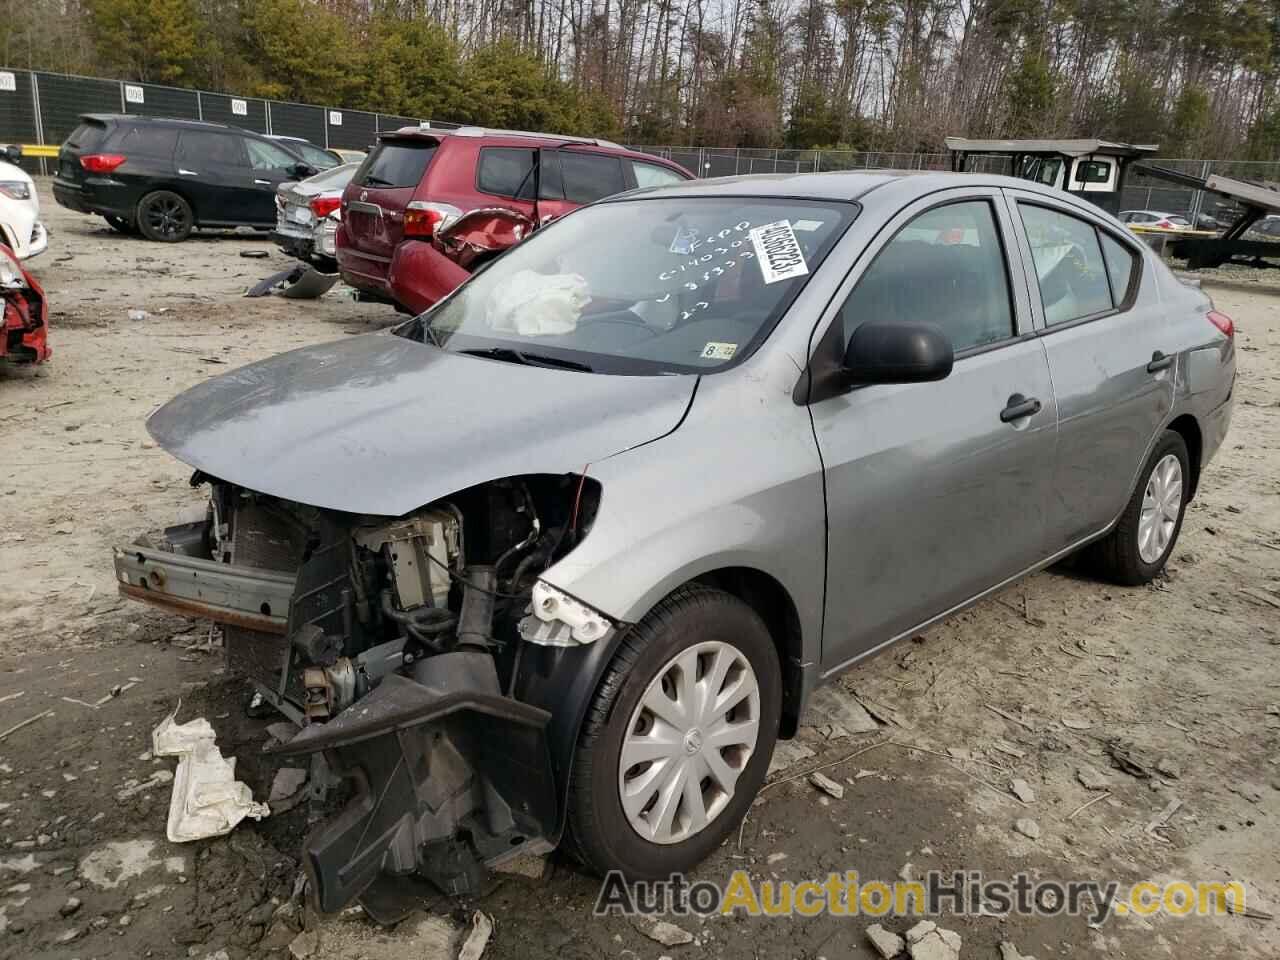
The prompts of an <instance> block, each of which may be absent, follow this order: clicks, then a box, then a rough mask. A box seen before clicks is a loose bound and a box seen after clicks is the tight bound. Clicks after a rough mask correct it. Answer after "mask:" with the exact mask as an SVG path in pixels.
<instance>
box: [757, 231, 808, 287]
mask: <svg viewBox="0 0 1280 960" xmlns="http://www.w3.org/2000/svg"><path fill="white" fill-rule="evenodd" d="M750 236H751V245H752V246H753V247H755V250H756V258H757V259H758V260H759V261H760V274H761V276H763V277H764V282H765V283H766V284H770V283H777V282H778V281H779V280H790V279H791V278H792V277H803V276H804V275H805V274H807V273H808V272H809V265H808V264H806V263H805V262H804V252H803V251H802V250H801V249H800V241H799V240H797V239H796V235H795V231H793V230H792V229H791V223H790V221H787V220H775V221H774V222H773V223H766V224H765V225H764V226H762V227H756V228H755V229H754V230H752V231H751V234H750Z"/></svg>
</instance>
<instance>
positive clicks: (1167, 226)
mask: <svg viewBox="0 0 1280 960" xmlns="http://www.w3.org/2000/svg"><path fill="white" fill-rule="evenodd" d="M1156 226H1157V227H1161V228H1163V229H1165V230H1168V229H1170V228H1172V227H1173V224H1172V223H1170V222H1169V221H1168V220H1161V221H1160V222H1159V223H1157V224H1156Z"/></svg>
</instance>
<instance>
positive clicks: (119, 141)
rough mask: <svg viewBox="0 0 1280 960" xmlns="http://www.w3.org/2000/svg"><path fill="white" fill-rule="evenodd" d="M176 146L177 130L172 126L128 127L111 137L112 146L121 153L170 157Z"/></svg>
mask: <svg viewBox="0 0 1280 960" xmlns="http://www.w3.org/2000/svg"><path fill="white" fill-rule="evenodd" d="M177 146H178V131H177V130H176V129H175V128H173V127H152V126H140V127H130V128H128V129H127V130H125V131H124V132H123V133H120V134H117V135H116V136H115V137H113V138H112V147H114V148H115V149H118V150H119V151H120V152H121V153H126V154H128V153H136V154H141V155H143V156H146V157H172V156H173V151H174V150H175V149H177Z"/></svg>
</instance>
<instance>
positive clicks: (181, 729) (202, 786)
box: [151, 709, 271, 843]
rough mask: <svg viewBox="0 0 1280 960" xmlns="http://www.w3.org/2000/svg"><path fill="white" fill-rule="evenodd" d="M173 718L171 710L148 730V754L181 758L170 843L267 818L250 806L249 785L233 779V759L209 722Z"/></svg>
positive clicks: (262, 807) (171, 813) (260, 809)
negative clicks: (223, 749) (249, 819)
mask: <svg viewBox="0 0 1280 960" xmlns="http://www.w3.org/2000/svg"><path fill="white" fill-rule="evenodd" d="M176 715H177V710H176V709H175V710H174V712H173V713H171V714H169V716H167V717H165V718H164V719H163V720H161V721H160V723H159V725H158V726H157V727H156V728H155V729H154V730H152V731H151V752H152V753H154V754H155V755H156V756H158V757H168V756H176V757H178V758H179V759H178V772H177V776H176V777H175V779H174V783H173V797H172V799H171V800H170V803H169V820H168V824H167V828H166V829H167V835H168V837H169V840H170V842H171V843H185V842H187V841H189V840H203V839H205V838H207V837H217V836H221V835H222V834H224V833H230V832H231V830H232V828H234V827H235V825H236V824H237V823H239V822H240V821H241V820H243V819H244V818H245V817H253V818H254V819H255V820H261V819H262V818H263V817H265V816H267V815H268V814H269V813H270V812H271V811H270V808H269V807H268V806H267V805H266V804H264V803H254V801H253V793H252V791H250V790H249V787H248V785H247V784H244V783H241V782H239V781H237V780H236V778H235V774H236V758H235V757H229V758H228V757H223V755H222V753H221V751H219V750H218V746H217V743H216V738H215V734H214V732H213V727H212V726H211V725H210V724H209V721H208V720H205V719H204V718H203V717H201V718H198V719H196V720H192V721H190V722H188V723H183V724H179V723H177V722H176V721H175V720H174V717H175V716H176Z"/></svg>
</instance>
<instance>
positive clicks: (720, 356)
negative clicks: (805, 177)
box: [397, 197, 858, 374]
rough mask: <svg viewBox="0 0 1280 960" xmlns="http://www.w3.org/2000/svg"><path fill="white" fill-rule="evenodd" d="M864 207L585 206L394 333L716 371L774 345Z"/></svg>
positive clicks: (530, 353)
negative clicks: (771, 338)
mask: <svg viewBox="0 0 1280 960" xmlns="http://www.w3.org/2000/svg"><path fill="white" fill-rule="evenodd" d="M857 211H858V207H857V205H856V204H852V203H845V202H838V201H806V200H782V199H774V198H766V197H723V198H719V197H681V198H678V199H670V198H662V199H652V200H645V199H638V200H632V201H625V202H617V203H604V204H599V205H596V206H591V207H585V208H583V209H581V210H578V211H576V212H574V213H571V214H569V215H568V216H566V217H564V218H562V219H561V220H558V221H556V222H555V223H553V224H552V225H550V226H549V227H544V228H542V229H541V230H539V231H537V232H536V233H535V234H534V235H533V236H532V237H530V238H529V239H528V240H526V241H525V242H524V243H521V244H519V245H518V246H516V247H513V248H512V249H510V250H508V251H507V252H506V253H504V254H503V255H502V256H501V257H500V258H499V259H497V260H494V261H492V262H491V263H490V264H489V265H488V266H486V267H485V268H484V269H483V270H481V271H479V272H477V273H476V274H475V275H473V276H472V277H471V279H470V280H468V281H467V282H466V283H464V284H463V285H462V286H461V287H460V288H459V289H458V290H457V292H456V293H455V294H454V295H453V296H451V297H449V298H448V299H446V300H443V301H441V302H440V303H439V304H438V305H437V306H436V307H434V308H433V309H431V310H429V311H428V312H426V313H424V314H423V315H422V316H420V317H418V318H416V319H415V320H413V321H411V322H410V323H409V324H406V325H404V326H402V327H400V328H399V329H398V331H397V332H399V333H400V334H401V335H402V336H408V337H411V338H413V339H418V340H422V341H424V342H426V343H431V344H434V345H435V346H437V347H440V348H441V349H444V350H447V351H449V352H451V353H476V354H481V355H486V356H491V357H494V358H496V359H500V360H507V361H510V362H516V363H532V364H535V365H546V366H569V367H575V368H586V369H589V370H591V371H592V372H596V373H615V374H663V373H667V374H670V373H706V372H712V371H715V370H717V369H720V368H722V367H724V366H726V365H728V364H730V363H732V362H735V361H737V360H741V359H742V358H744V357H746V356H748V355H749V354H750V353H751V352H752V351H753V350H755V349H756V348H757V347H758V346H759V344H760V343H762V342H763V341H764V338H765V337H767V336H768V335H769V332H770V331H771V330H772V329H773V327H774V325H775V324H776V323H777V322H778V321H779V319H780V318H781V317H782V315H783V314H784V313H785V312H786V310H787V308H788V307H789V306H790V304H791V302H792V301H793V300H794V299H795V297H796V295H797V294H799V292H800V290H801V288H803V287H804V285H805V283H807V282H808V279H809V277H810V276H811V275H812V274H813V272H814V271H816V270H818V269H819V267H820V265H821V264H822V262H823V260H824V259H825V258H826V256H827V254H828V253H829V252H830V250H831V248H832V246H834V244H835V242H836V240H837V239H839V237H840V235H841V234H842V233H843V232H844V230H845V228H846V227H847V226H848V225H849V223H850V222H851V221H852V220H853V218H854V217H855V216H856V215H857Z"/></svg>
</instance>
